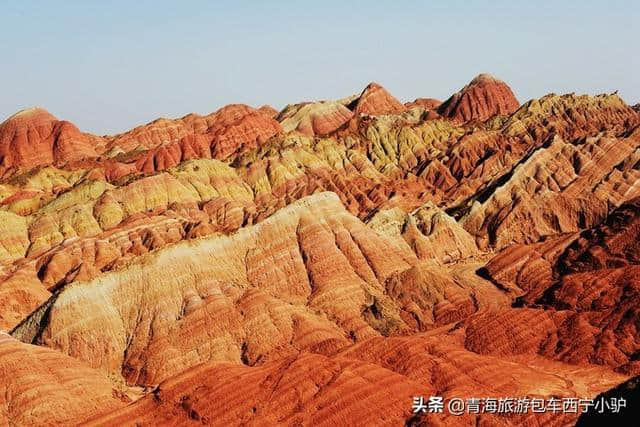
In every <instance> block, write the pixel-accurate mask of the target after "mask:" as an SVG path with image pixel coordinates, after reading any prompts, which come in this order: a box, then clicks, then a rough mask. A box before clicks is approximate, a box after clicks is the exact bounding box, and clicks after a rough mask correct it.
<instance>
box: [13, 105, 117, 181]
mask: <svg viewBox="0 0 640 427" xmlns="http://www.w3.org/2000/svg"><path fill="white" fill-rule="evenodd" d="M104 144H105V141H104V140H103V139H102V138H99V137H95V136H93V135H89V134H85V133H81V132H80V131H79V130H78V128H76V127H75V126H74V125H73V124H71V123H69V122H67V121H60V120H58V119H56V118H55V117H54V116H52V115H51V114H50V113H49V112H48V111H46V110H44V109H42V108H31V109H27V110H22V111H20V112H18V113H16V114H14V115H13V116H11V117H9V118H8V119H7V120H6V121H4V122H3V123H2V124H0V174H1V173H6V171H7V169H12V168H24V167H35V166H47V165H54V164H64V163H67V162H71V161H74V160H79V159H83V158H91V157H96V156H97V153H98V152H99V151H101V149H102V147H103V146H104Z"/></svg>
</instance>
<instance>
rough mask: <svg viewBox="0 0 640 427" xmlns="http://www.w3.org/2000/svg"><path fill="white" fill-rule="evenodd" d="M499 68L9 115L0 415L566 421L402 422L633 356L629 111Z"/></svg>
mask: <svg viewBox="0 0 640 427" xmlns="http://www.w3.org/2000/svg"><path fill="white" fill-rule="evenodd" d="M502 85H503V84H501V83H500V82H497V81H495V79H491V78H489V77H486V76H481V77H479V78H477V79H474V82H472V84H470V85H468V86H467V87H466V88H465V90H463V91H461V92H460V94H458V95H456V96H457V98H456V96H454V97H453V98H452V99H451V100H449V101H447V102H446V103H445V104H443V105H441V106H439V107H436V104H435V102H434V101H432V100H429V99H418V100H416V101H415V102H414V103H408V104H407V105H402V104H401V103H400V102H399V101H398V100H396V99H395V98H393V97H392V96H391V95H390V94H389V93H388V92H387V91H385V90H384V89H383V88H381V87H380V86H379V85H375V84H371V85H369V86H368V87H367V88H366V89H365V90H364V91H363V93H362V94H361V95H356V96H353V97H348V98H344V99H341V100H337V101H335V102H333V101H321V102H307V103H300V104H296V105H290V106H288V107H286V108H285V109H284V110H283V111H282V112H280V113H277V112H276V111H275V110H274V109H272V108H269V107H268V106H264V107H261V108H259V109H254V108H251V107H248V106H245V105H229V106H227V107H224V108H222V109H220V110H218V111H216V112H215V113H212V114H209V115H205V116H199V115H195V114H190V115H187V116H185V117H182V118H180V119H159V120H156V121H154V122H151V123H149V124H147V125H144V126H140V127H138V128H136V129H133V130H131V131H129V132H126V133H123V134H121V135H115V136H105V137H94V136H91V135H87V134H83V133H81V132H79V131H78V130H77V129H75V128H74V127H73V126H72V125H70V124H68V123H66V122H60V121H57V120H56V119H55V118H53V117H51V116H50V115H48V114H47V113H46V112H43V111H40V110H36V111H31V112H28V113H26V114H19V115H17V116H14V117H12V118H10V119H9V120H7V121H6V122H5V123H4V124H2V125H0V129H1V130H2V132H0V135H2V138H3V139H2V140H1V141H2V143H3V144H4V145H2V150H4V151H2V153H3V156H4V157H2V158H1V159H0V160H1V161H2V166H0V169H1V171H0V329H3V330H6V331H9V330H10V331H11V334H12V335H13V337H14V338H17V339H19V340H20V341H22V342H18V341H16V339H12V338H10V337H9V336H7V335H6V334H5V335H0V359H2V360H0V365H2V366H4V367H5V369H4V370H2V368H1V367H0V383H2V384H4V387H5V389H4V393H2V391H3V390H0V396H4V397H0V403H2V402H4V403H3V404H2V405H0V424H11V425H12V424H34V423H35V424H55V423H59V424H69V423H83V422H85V421H86V422H87V423H90V424H91V423H93V424H95V425H114V424H118V425H120V424H124V425H131V424H145V423H147V424H154V423H155V424H158V423H161V424H186V423H189V422H200V423H205V424H206V423H213V424H216V423H224V424H238V423H244V424H249V425H264V424H284V425H300V424H322V423H326V424H354V423H355V424H358V422H362V423H363V424H385V425H386V424H399V425H402V424H405V425H445V426H446V425H451V426H457V425H460V424H461V423H462V424H466V425H491V426H493V425H498V426H511V425H550V426H555V425H570V424H571V423H573V422H575V421H576V419H577V418H578V416H579V414H577V413H575V414H562V413H556V414H554V413H545V414H541V413H533V412H531V411H529V412H528V413H526V414H512V415H509V416H502V415H498V414H487V413H484V414H466V415H464V416H462V417H457V416H452V415H447V414H412V413H411V400H412V398H413V396H416V395H423V396H425V397H428V396H430V395H442V396H443V397H445V398H452V397H459V398H470V397H486V396H495V397H505V396H522V397H525V396H526V397H536V398H543V399H548V398H550V397H578V398H591V397H594V396H596V395H597V394H598V393H601V392H603V391H605V390H607V389H609V388H611V387H614V386H615V385H616V384H618V383H621V382H623V381H624V380H626V379H627V378H629V376H632V375H637V374H638V373H639V372H640V365H639V364H638V360H637V359H638V357H637V355H638V352H639V351H640V349H639V348H638V342H639V340H638V336H639V335H640V333H639V330H638V324H639V323H638V319H639V318H640V309H639V307H638V301H640V295H638V291H639V289H640V284H639V283H638V277H640V271H639V270H638V269H639V268H640V264H639V259H638V253H640V248H639V247H638V242H639V241H640V235H639V228H638V227H639V223H638V212H640V205H639V204H638V200H640V194H639V193H638V191H640V184H639V183H640V176H639V175H638V170H639V169H638V164H639V162H640V157H638V156H639V155H640V154H639V153H640V151H639V150H640V147H639V144H640V115H639V114H638V113H637V112H636V111H634V110H633V109H632V108H631V107H629V106H628V105H626V104H625V103H624V102H623V101H622V100H621V99H620V98H619V97H618V96H617V95H616V94H611V95H598V96H586V95H585V96H576V95H574V94H568V95H561V96H558V95H555V94H550V95H547V96H545V97H543V98H540V99H536V100H531V101H529V102H527V103H525V104H524V105H522V106H520V107H519V108H517V109H516V110H515V111H513V109H515V108H516V107H517V101H515V100H514V102H511V103H510V102H509V96H508V94H509V93H511V92H510V91H508V92H507V89H508V88H507V89H505V88H504V87H506V85H504V87H503V86H502ZM511 96H512V94H511ZM454 98H456V100H455V102H454ZM432 108H437V109H438V111H440V112H441V113H443V114H444V113H445V112H446V114H445V117H441V116H440V115H439V114H438V113H437V112H435V111H434V110H433V109H432ZM512 111H513V112H512ZM89 148H90V149H89ZM91 150H93V151H91ZM3 336H4V338H2V337H3ZM3 358H4V359H3ZM27 370H28V372H27ZM25 390H32V391H33V392H31V391H29V392H26V391H25ZM36 395H37V396H36ZM33 396H36V397H33ZM138 397H141V398H140V399H139V400H137V401H135V402H134V400H136V399H138ZM2 399H4V400H2ZM125 405H126V406H125ZM123 406H124V407H123ZM60 408H63V409H60ZM372 408H373V409H372Z"/></svg>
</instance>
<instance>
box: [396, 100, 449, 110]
mask: <svg viewBox="0 0 640 427" xmlns="http://www.w3.org/2000/svg"><path fill="white" fill-rule="evenodd" d="M440 104H442V101H440V100H437V99H434V98H416V99H415V100H413V101H411V102H405V103H404V106H405V107H407V108H409V109H411V108H415V107H421V108H424V109H425V110H435V109H437V108H438V107H439V106H440Z"/></svg>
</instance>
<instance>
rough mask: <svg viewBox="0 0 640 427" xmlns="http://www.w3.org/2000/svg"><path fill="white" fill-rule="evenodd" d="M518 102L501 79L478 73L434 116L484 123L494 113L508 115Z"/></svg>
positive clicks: (443, 104)
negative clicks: (438, 114) (439, 115)
mask: <svg viewBox="0 0 640 427" xmlns="http://www.w3.org/2000/svg"><path fill="white" fill-rule="evenodd" d="M519 106H520V103H519V102H518V100H517V99H516V97H515V95H514V94H513V92H512V91H511V88H510V87H509V86H508V85H507V84H506V83H504V82H503V81H502V80H499V79H497V78H495V77H494V76H492V75H490V74H487V73H482V74H478V75H477V76H476V77H474V78H473V80H471V82H469V84H467V85H466V86H465V87H463V88H462V89H461V90H460V91H458V92H456V93H455V94H453V95H452V96H451V97H450V98H449V99H447V100H446V101H445V102H444V103H442V105H441V106H440V107H439V108H438V113H440V114H441V115H442V116H443V117H448V118H450V119H453V120H454V121H457V122H467V121H470V120H481V121H484V120H487V119H489V118H491V117H493V116H495V115H498V114H511V113H513V112H514V111H515V110H517V109H518V107H519Z"/></svg>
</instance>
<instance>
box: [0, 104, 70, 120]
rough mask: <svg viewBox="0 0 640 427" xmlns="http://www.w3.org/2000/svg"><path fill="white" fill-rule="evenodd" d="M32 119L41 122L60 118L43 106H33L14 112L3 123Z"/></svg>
mask: <svg viewBox="0 0 640 427" xmlns="http://www.w3.org/2000/svg"><path fill="white" fill-rule="evenodd" d="M27 120H28V121H31V120H37V121H39V122H44V121H56V120H58V119H57V118H56V117H55V116H54V115H53V114H51V113H49V112H48V111H47V110H45V109H44V108H42V107H31V108H25V109H23V110H20V111H18V112H17V113H14V114H13V115H11V116H10V117H8V118H7V119H6V120H5V121H4V122H2V124H5V123H9V122H13V121H27Z"/></svg>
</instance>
